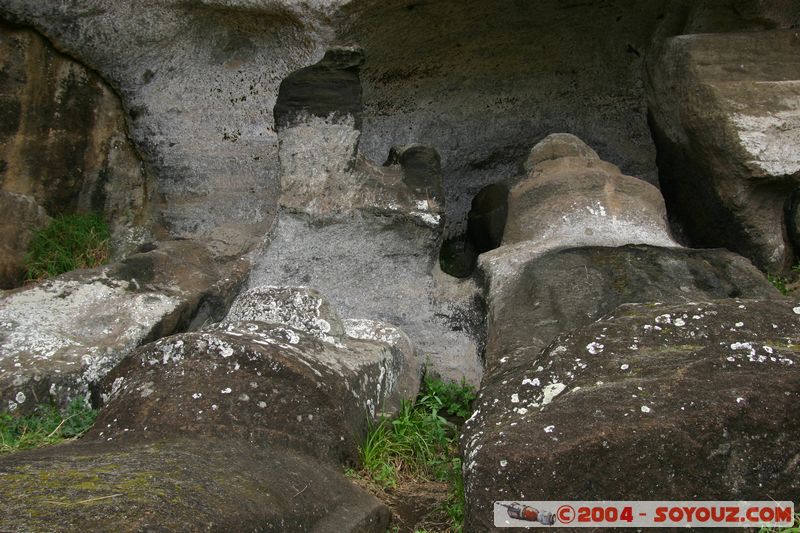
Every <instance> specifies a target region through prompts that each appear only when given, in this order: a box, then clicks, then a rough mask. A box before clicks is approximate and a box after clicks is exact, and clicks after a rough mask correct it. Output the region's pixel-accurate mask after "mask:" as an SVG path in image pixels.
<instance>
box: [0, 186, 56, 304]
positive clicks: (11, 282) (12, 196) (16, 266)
mask: <svg viewBox="0 0 800 533" xmlns="http://www.w3.org/2000/svg"><path fill="white" fill-rule="evenodd" d="M0 212H3V213H6V216H4V217H3V219H2V220H0V289H13V288H15V287H19V286H20V285H22V283H23V281H24V280H25V273H26V272H27V270H28V269H27V266H26V265H25V254H26V253H27V252H28V246H29V245H30V243H31V240H32V239H33V235H34V233H35V232H36V230H39V229H41V228H43V227H44V226H46V225H47V224H48V223H49V221H50V217H48V216H47V212H45V210H44V208H42V206H40V205H39V204H37V203H36V200H34V199H33V198H31V197H30V196H25V195H23V194H16V193H13V192H7V191H0Z"/></svg>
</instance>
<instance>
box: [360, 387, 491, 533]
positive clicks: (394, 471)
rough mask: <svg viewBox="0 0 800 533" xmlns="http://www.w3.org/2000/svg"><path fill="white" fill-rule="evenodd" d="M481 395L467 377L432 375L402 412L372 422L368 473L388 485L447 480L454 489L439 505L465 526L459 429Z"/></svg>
mask: <svg viewBox="0 0 800 533" xmlns="http://www.w3.org/2000/svg"><path fill="white" fill-rule="evenodd" d="M475 397H476V394H475V390H474V389H473V388H472V387H470V386H469V385H467V384H466V383H465V382H462V383H461V384H458V383H445V382H443V381H441V380H438V379H433V378H429V377H426V378H425V380H424V381H423V387H422V391H421V392H420V395H419V396H418V397H417V400H416V401H415V402H403V404H402V406H401V408H400V412H399V413H398V415H397V417H396V418H394V419H392V420H390V419H382V420H381V421H380V422H378V423H377V424H375V425H374V426H372V427H371V428H370V430H369V432H368V434H367V439H366V441H365V442H364V445H363V446H362V447H361V449H360V455H361V463H362V469H363V470H362V475H363V476H364V477H365V478H367V479H369V480H371V481H372V482H373V483H375V484H376V485H377V486H378V487H380V488H382V489H387V488H390V487H396V486H397V485H398V484H400V483H404V482H405V481H406V480H412V481H437V482H446V483H447V485H448V487H449V494H448V497H447V499H446V500H445V501H444V502H443V503H442V506H441V509H439V510H440V511H442V512H443V513H444V514H445V515H446V516H447V517H448V519H449V521H450V529H449V530H450V531H460V530H461V525H462V524H463V521H464V484H463V480H462V478H461V460H460V459H459V457H458V435H459V427H460V425H461V424H463V422H464V419H466V418H467V417H468V416H470V415H471V414H472V403H473V402H474V400H475ZM443 415H448V417H449V418H446V417H445V416H443ZM352 474H353V472H352V470H351V471H349V472H348V475H351V476H352Z"/></svg>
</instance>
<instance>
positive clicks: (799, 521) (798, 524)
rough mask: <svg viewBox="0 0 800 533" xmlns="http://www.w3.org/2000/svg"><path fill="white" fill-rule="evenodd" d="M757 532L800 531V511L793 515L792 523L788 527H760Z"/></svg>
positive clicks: (786, 532)
mask: <svg viewBox="0 0 800 533" xmlns="http://www.w3.org/2000/svg"><path fill="white" fill-rule="evenodd" d="M758 533H800V513H797V514H795V515H794V524H792V525H791V526H789V527H762V528H761V529H759V530H758Z"/></svg>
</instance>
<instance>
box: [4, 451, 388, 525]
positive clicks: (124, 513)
mask: <svg viewBox="0 0 800 533" xmlns="http://www.w3.org/2000/svg"><path fill="white" fill-rule="evenodd" d="M388 521H389V513H388V509H386V507H385V506H383V504H381V503H380V502H379V501H378V500H377V499H376V498H374V497H373V496H371V495H369V494H367V493H366V492H364V491H362V490H361V489H359V488H358V487H356V486H355V485H353V484H352V483H351V482H350V481H348V480H347V478H345V477H344V475H343V474H342V473H341V471H340V469H337V468H334V467H331V466H327V465H321V464H319V463H317V462H316V461H314V460H313V459H311V458H309V457H307V456H303V455H301V454H297V453H294V452H291V451H288V450H285V449H263V448H262V449H255V448H253V447H251V446H248V445H247V444H245V443H235V442H227V441H225V442H220V441H215V440H206V439H180V440H171V441H161V442H151V443H146V444H144V443H139V444H134V445H132V444H130V443H126V444H121V443H120V444H115V443H114V442H113V441H112V442H111V443H109V442H104V441H94V442H74V443H69V444H65V445H61V446H55V447H51V448H44V449H40V450H36V451H31V452H21V453H17V454H12V455H6V456H2V457H0V530H3V531H25V532H39V531H42V532H43V531H56V530H57V531H63V532H72V531H74V532H81V533H83V532H88V531H118V532H133V531H150V532H152V531H380V532H383V531H385V530H386V526H387V524H388Z"/></svg>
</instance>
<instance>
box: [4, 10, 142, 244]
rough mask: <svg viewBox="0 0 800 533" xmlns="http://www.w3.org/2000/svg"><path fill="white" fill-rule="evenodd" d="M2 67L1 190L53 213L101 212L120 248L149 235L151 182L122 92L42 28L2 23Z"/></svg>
mask: <svg viewBox="0 0 800 533" xmlns="http://www.w3.org/2000/svg"><path fill="white" fill-rule="evenodd" d="M0 73H2V74H0V109H2V120H0V190H2V191H8V192H13V193H17V194H23V195H27V196H30V197H32V198H34V199H35V201H36V203H38V204H39V205H41V206H42V207H43V208H44V209H45V210H46V212H47V213H48V214H49V215H51V216H55V215H57V214H60V213H64V212H72V211H75V210H84V211H94V212H97V213H101V214H102V215H103V216H104V218H105V219H106V220H107V221H108V222H109V224H110V226H111V233H112V248H113V252H114V253H115V254H116V255H117V256H120V255H123V254H124V253H127V252H130V251H132V250H133V249H134V248H135V247H136V246H138V245H139V244H141V243H142V242H144V239H146V238H147V237H148V236H149V234H150V232H151V230H152V225H153V221H152V220H151V216H150V211H149V209H150V204H151V200H152V196H153V193H154V190H153V184H152V183H151V181H150V180H149V178H148V176H147V174H146V173H145V170H144V167H143V166H142V163H141V161H140V160H139V157H138V155H137V153H136V150H135V148H134V146H133V145H132V144H131V142H130V140H129V139H128V137H127V126H126V123H125V115H124V111H123V109H122V106H121V105H120V103H119V99H118V97H117V95H116V94H114V93H113V92H112V91H111V90H110V89H109V87H108V86H107V85H106V84H105V82H104V81H103V80H102V79H101V78H100V77H99V76H98V75H97V74H96V73H94V72H92V71H91V70H89V69H87V68H86V67H84V66H83V65H81V64H80V63H77V62H76V61H74V60H72V59H70V58H68V57H66V56H64V55H63V54H60V53H58V52H57V51H56V50H54V49H53V48H52V46H50V44H49V43H47V42H46V41H45V40H44V39H43V38H42V37H41V36H40V35H39V34H37V33H36V32H34V31H31V30H26V29H15V28H11V27H9V26H7V25H6V24H2V23H0ZM4 212H6V213H15V212H14V211H4ZM20 216H21V217H22V218H23V219H24V216H25V215H24V213H21V214H20ZM15 218H17V217H16V216H15Z"/></svg>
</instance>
